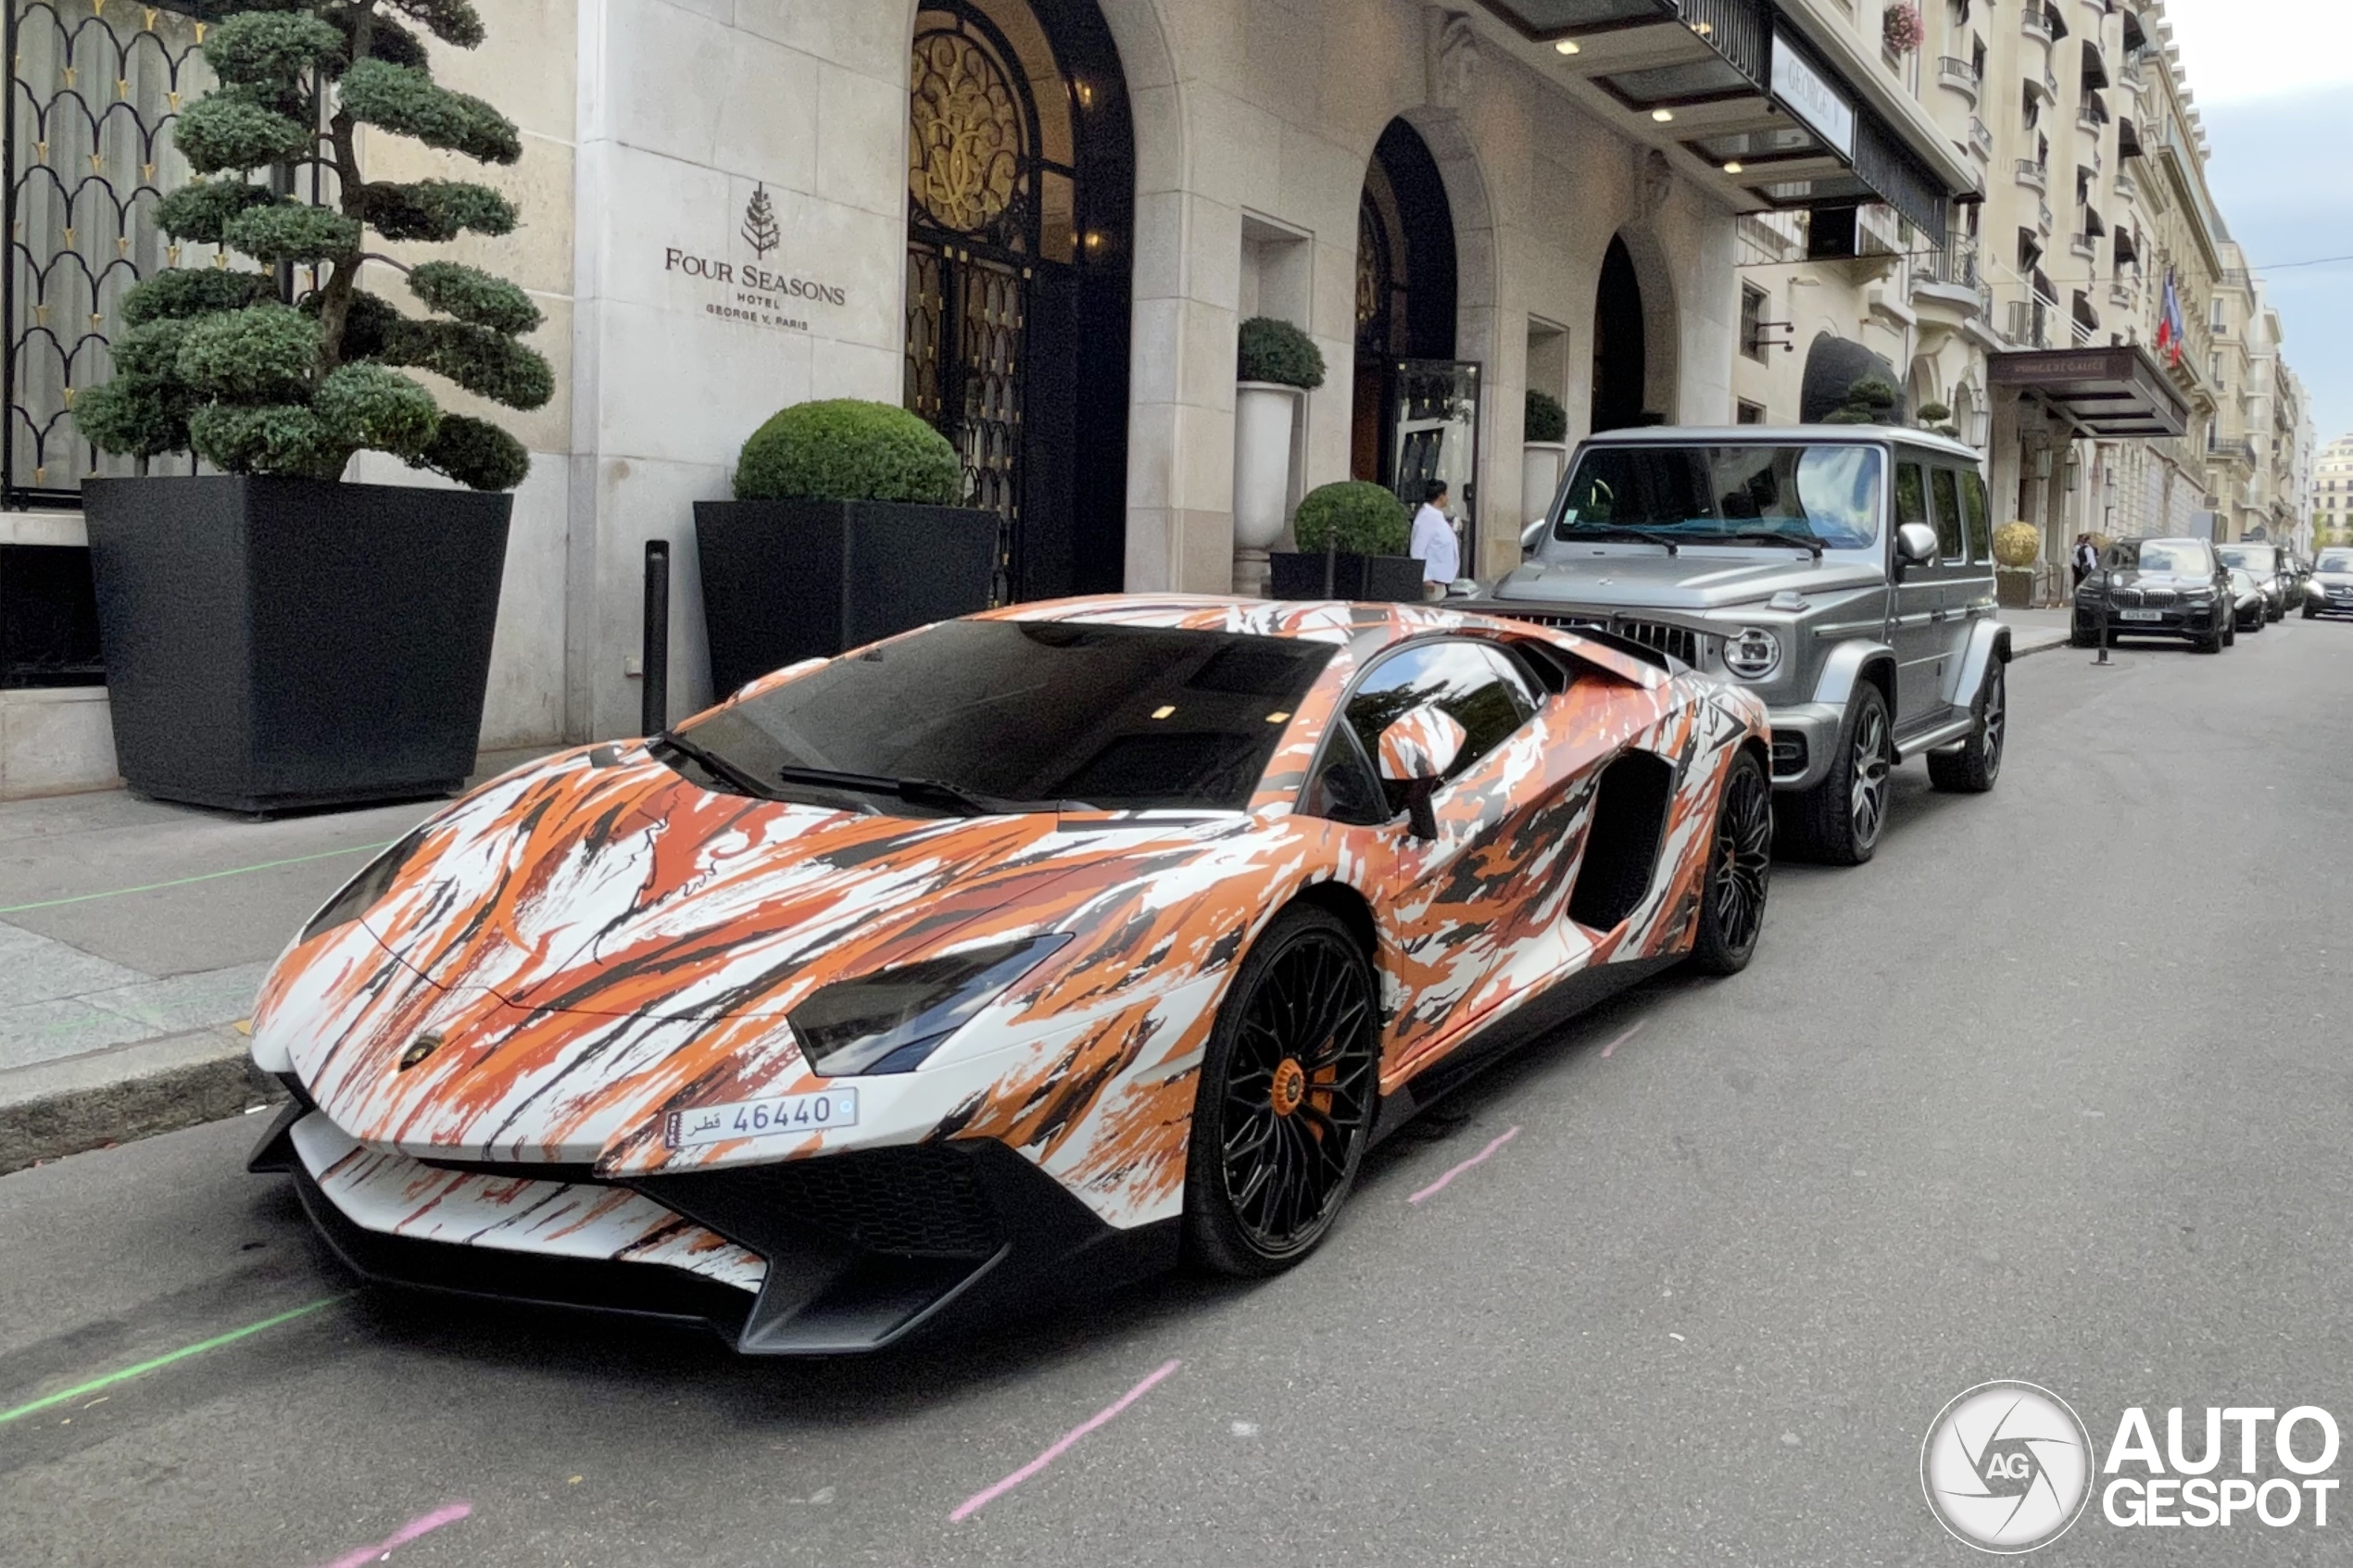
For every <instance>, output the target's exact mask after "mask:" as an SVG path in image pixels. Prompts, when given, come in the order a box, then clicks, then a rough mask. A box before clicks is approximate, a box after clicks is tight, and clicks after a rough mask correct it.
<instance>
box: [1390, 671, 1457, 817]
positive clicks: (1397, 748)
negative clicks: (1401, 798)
mask: <svg viewBox="0 0 2353 1568" xmlns="http://www.w3.org/2000/svg"><path fill="white" fill-rule="evenodd" d="M1469 738H1470V736H1469V734H1468V733H1467V732H1466V731H1465V730H1464V728H1463V726H1462V725H1461V724H1459V723H1457V722H1456V721H1455V720H1454V716H1453V714H1451V713H1449V712H1447V711H1446V710H1445V709H1442V708H1441V707H1439V706H1438V704H1436V703H1434V702H1425V703H1423V704H1422V705H1421V706H1420V707H1419V708H1412V709H1406V710H1405V711H1404V712H1403V713H1402V714H1400V715H1398V717H1397V718H1396V719H1395V720H1394V721H1391V723H1390V726H1389V728H1387V729H1385V730H1383V731H1382V732H1381V733H1380V776H1381V782H1382V783H1383V784H1396V785H1397V786H1399V787H1400V788H1401V789H1403V791H1404V795H1405V810H1406V812H1407V822H1408V825H1409V826H1410V827H1411V829H1412V831H1413V834H1414V836H1415V837H1416V838H1436V837H1437V836H1438V814H1437V813H1436V812H1435V811H1433V810H1432V809H1430V804H1429V801H1430V797H1431V796H1433V795H1435V794H1437V793H1438V786H1439V784H1441V782H1443V781H1444V779H1445V777H1446V770H1447V769H1449V768H1452V767H1453V765H1454V759H1456V758H1458V757H1460V756H1461V755H1462V754H1463V744H1464V742H1466V740H1468V739H1469Z"/></svg>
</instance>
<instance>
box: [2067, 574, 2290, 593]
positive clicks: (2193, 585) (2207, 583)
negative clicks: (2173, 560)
mask: <svg viewBox="0 0 2353 1568" xmlns="http://www.w3.org/2000/svg"><path fill="white" fill-rule="evenodd" d="M2098 581H2099V579H2098V578H2096V577H2095V578H2090V579H2087V580H2086V583H2085V585H2086V586H2090V585H2092V584H2094V583H2097V582H2098ZM2108 582H2109V583H2110V584H2111V585H2112V586H2115V587H2118V588H2166V589H2170V590H2171V591H2172V592H2174V593H2177V594H2185V593H2192V592H2196V591H2200V590H2204V589H2208V588H2211V587H2213V586H2214V580H2213V579H2212V578H2210V577H2199V576H2197V575H2196V574H2195V573H2190V572H2180V571H2115V572H2110V573H2109V574H2108ZM2256 584H2257V586H2259V587H2260V586H2261V585H2262V579H2261V578H2258V579H2256Z"/></svg>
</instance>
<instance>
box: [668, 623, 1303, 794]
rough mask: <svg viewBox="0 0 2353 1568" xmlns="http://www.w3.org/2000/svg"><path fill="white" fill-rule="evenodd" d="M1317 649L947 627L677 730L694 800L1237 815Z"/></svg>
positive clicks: (1146, 635) (1124, 629)
mask: <svg viewBox="0 0 2353 1568" xmlns="http://www.w3.org/2000/svg"><path fill="white" fill-rule="evenodd" d="M1331 656H1332V649H1331V647H1330V646H1329V645H1327V644H1324V643H1312V642H1302V641H1297V640H1294V639H1291V638H1287V637H1251V636H1241V635H1238V634H1235V633H1226V632H1191V631H1177V630H1165V629H1160V628H1153V627H1141V626H1097V625H1087V624H1081V623H1076V622H1072V621H943V622H942V623H940V624H939V625H937V626H931V627H926V628H925V629H924V630H923V631H920V632H916V633H912V634H910V635H908V636H905V637H901V638H899V639H898V640H896V641H894V642H889V643H885V644H882V645H879V646H875V647H872V648H868V649H866V650H865V651H864V652H862V653H856V654H850V655H846V656H844V657H843V658H840V659H835V660H833V661H832V662H831V663H828V664H826V665H824V667H822V668H820V669H816V670H812V671H810V672H809V673H808V674H806V675H802V676H800V677H799V678H798V679H797V680H792V681H788V682H786V683H785V684H783V685H781V686H778V687H776V688H775V689H774V691H770V692H766V693H763V694H761V695H760V696H754V697H750V698H749V699H747V700H745V701H742V702H739V703H736V704H735V705H734V706H732V707H728V708H721V709H713V710H712V711H711V712H709V713H706V714H704V715H702V716H701V717H700V718H698V719H695V720H693V721H690V722H688V723H686V724H684V725H682V726H680V727H679V729H678V731H677V744H676V745H675V746H673V747H671V748H670V749H671V750H672V752H673V756H672V757H671V758H669V760H671V761H672V762H673V766H680V767H681V771H691V773H692V776H694V777H696V778H697V780H698V782H702V783H707V784H715V785H717V786H719V787H723V788H729V789H733V790H736V791H738V792H743V791H749V792H752V793H758V794H762V795H773V796H777V797H786V798H793V799H799V798H802V797H806V796H809V795H811V794H812V793H813V794H815V795H816V796H817V797H819V798H821V799H825V800H828V801H830V800H833V799H836V798H843V797H848V798H849V799H850V800H852V801H853V803H855V804H857V805H859V806H861V807H863V808H866V809H878V810H890V811H893V812H894V813H900V814H917V815H934V814H938V813H940V812H943V811H944V812H950V813H956V812H963V813H971V812H975V811H980V810H992V811H996V810H1052V809H1056V808H1057V807H1059V806H1073V807H1081V808H1083V807H1097V808H1101V809H1122V810H1126V809H1146V808H1151V807H1176V808H1193V809H1218V810H1239V809H1243V808H1245V807H1247V806H1248V805H1249V804H1250V797H1251V795H1252V792H1253V791H1254V790H1255V789H1256V788H1257V787H1258V781H1259V779H1260V777H1261V776H1262V775H1263V774H1264V773H1265V771H1266V764H1267V761H1268V759H1270V758H1271V757H1272V756H1273V755H1274V751H1275V747H1276V746H1277V743H1278V742H1279V741H1280V740H1281V739H1282V736H1283V731H1284V728H1285V726H1286V725H1287V724H1288V723H1289V722H1290V716H1291V713H1292V711H1293V710H1294V709H1297V708H1298V706H1299V704H1300V701H1301V700H1302V698H1303V697H1304V696H1306V695H1307V690H1308V688H1309V687H1310V686H1311V685H1313V684H1315V677H1316V675H1317V674H1318V673H1320V672H1321V671H1322V670H1323V668H1324V666H1325V665H1326V664H1327V663H1328V662H1329V661H1330V659H1331Z"/></svg>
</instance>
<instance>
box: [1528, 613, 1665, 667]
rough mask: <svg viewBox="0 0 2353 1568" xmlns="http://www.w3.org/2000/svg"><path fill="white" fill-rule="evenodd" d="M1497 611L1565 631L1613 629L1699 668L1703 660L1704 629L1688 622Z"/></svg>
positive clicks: (1629, 638) (1619, 633) (1632, 640)
mask: <svg viewBox="0 0 2353 1568" xmlns="http://www.w3.org/2000/svg"><path fill="white" fill-rule="evenodd" d="M1494 613H1495V614H1497V615H1500V616H1504V617H1505V618H1506V619H1508V620H1512V621H1529V622H1532V623H1533V624H1535V625H1538V626H1554V627H1558V628H1559V629H1560V630H1561V631H1564V632H1586V631H1592V632H1611V633H1616V634H1617V635H1618V636H1621V637H1624V638H1625V639H1627V640H1628V641H1629V642H1635V643H1640V644H1642V646H1644V647H1646V648H1656V649H1657V650H1658V651H1659V652H1661V653H1663V654H1666V655H1667V657H1668V658H1670V659H1681V660H1682V661H1683V662H1684V663H1686V664H1688V665H1691V666H1692V668H1693V669H1697V668H1698V667H1699V663H1700V644H1701V641H1702V636H1701V633H1697V632H1694V631H1692V629H1691V628H1690V627H1688V626H1677V625H1673V624H1671V623H1670V622H1667V621H1629V620H1623V619H1614V618H1611V617H1608V616H1601V615H1579V614H1576V613H1574V612H1572V611H1568V610H1546V609H1504V608H1501V607H1498V608H1496V609H1495V611H1494Z"/></svg>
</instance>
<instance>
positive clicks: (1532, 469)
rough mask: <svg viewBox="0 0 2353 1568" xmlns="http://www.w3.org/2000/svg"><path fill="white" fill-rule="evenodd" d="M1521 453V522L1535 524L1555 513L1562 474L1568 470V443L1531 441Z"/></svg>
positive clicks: (1521, 449) (1520, 450)
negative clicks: (1554, 504)
mask: <svg viewBox="0 0 2353 1568" xmlns="http://www.w3.org/2000/svg"><path fill="white" fill-rule="evenodd" d="M1519 453H1520V455H1519V511H1520V521H1522V522H1534V521H1536V520H1537V519H1538V518H1540V517H1542V516H1544V515H1546V514H1547V513H1548V512H1550V511H1551V510H1552V508H1553V497H1554V495H1557V494H1558V493H1559V491H1560V487H1561V474H1562V473H1563V472H1564V471H1566V470H1567V467H1568V443H1567V442H1566V441H1531V442H1529V443H1528V445H1525V446H1522V447H1521V448H1520V449H1519Z"/></svg>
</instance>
